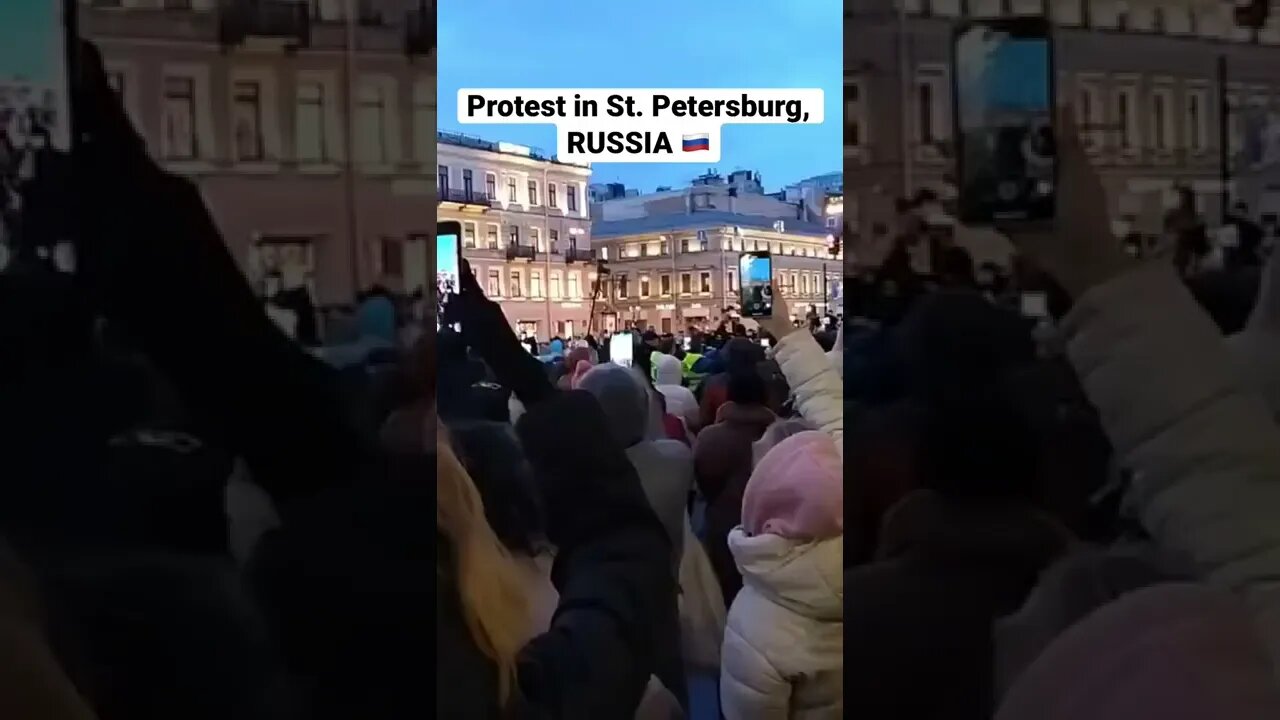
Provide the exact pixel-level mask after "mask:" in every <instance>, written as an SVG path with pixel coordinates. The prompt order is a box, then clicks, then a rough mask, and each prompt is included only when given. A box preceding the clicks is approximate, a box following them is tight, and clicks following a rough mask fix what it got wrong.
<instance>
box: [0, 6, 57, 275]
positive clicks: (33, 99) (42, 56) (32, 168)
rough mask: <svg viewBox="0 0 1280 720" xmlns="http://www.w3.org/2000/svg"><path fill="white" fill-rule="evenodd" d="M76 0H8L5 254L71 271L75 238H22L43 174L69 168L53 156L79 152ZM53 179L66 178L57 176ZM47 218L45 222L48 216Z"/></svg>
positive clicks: (3, 93)
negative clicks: (28, 201)
mask: <svg viewBox="0 0 1280 720" xmlns="http://www.w3.org/2000/svg"><path fill="white" fill-rule="evenodd" d="M74 22H75V4H74V0H4V1H3V2H0V257H2V258H3V259H4V262H5V267H6V268H7V267H9V266H10V265H12V264H13V263H12V261H13V260H15V259H18V258H30V259H39V260H40V261H43V263H44V264H46V265H48V266H50V267H54V268H56V269H61V270H64V271H69V270H70V269H71V268H72V267H74V260H71V261H70V262H68V260H67V256H68V249H69V248H70V238H69V237H59V236H58V234H59V232H60V231H59V229H58V226H59V225H60V223H58V222H57V218H49V228H50V232H40V233H36V234H33V236H32V237H22V236H21V235H20V234H19V229H20V228H22V227H30V225H31V224H30V223H27V222H24V221H23V220H22V218H21V215H22V213H23V211H24V209H23V208H24V204H23V202H22V198H23V196H24V194H25V192H26V190H27V189H28V188H29V187H30V186H31V184H32V182H33V181H34V180H35V179H36V178H37V177H38V176H39V175H41V174H44V173H47V172H54V170H53V168H64V167H65V166H66V163H60V162H57V163H55V162H50V161H49V160H50V158H52V157H54V156H57V155H66V154H69V153H70V152H71V141H72V138H73V137H75V135H74V132H73V129H72V127H71V121H72V119H71V89H70V77H71V68H72V67H73V64H72V57H73V52H74V48H75V45H74V44H73V43H71V42H70V38H73V37H75V29H74ZM51 182H55V183H56V182H58V181H57V180H54V181H51ZM41 224H42V225H43V223H41Z"/></svg>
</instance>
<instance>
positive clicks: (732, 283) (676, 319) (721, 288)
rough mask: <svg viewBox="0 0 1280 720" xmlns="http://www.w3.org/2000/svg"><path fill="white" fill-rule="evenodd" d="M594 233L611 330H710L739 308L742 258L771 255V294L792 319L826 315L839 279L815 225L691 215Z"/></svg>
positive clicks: (607, 225)
mask: <svg viewBox="0 0 1280 720" xmlns="http://www.w3.org/2000/svg"><path fill="white" fill-rule="evenodd" d="M593 235H594V242H595V245H594V246H595V248H596V250H597V253H598V254H599V256H600V258H601V259H602V260H604V261H606V263H607V266H608V268H609V275H608V276H607V277H606V279H605V282H604V283H603V284H602V292H601V299H600V301H598V305H599V306H600V307H601V310H600V312H601V313H602V317H601V321H600V325H601V326H603V327H606V328H609V329H618V328H621V327H626V326H633V327H639V328H641V329H647V328H650V327H652V328H653V329H655V330H657V331H659V332H679V331H682V330H684V329H685V328H686V327H688V326H689V325H699V326H701V325H714V324H716V323H717V322H718V321H719V319H720V316H721V314H722V313H723V312H724V310H725V309H726V308H730V309H732V310H734V311H736V310H737V309H738V306H739V299H738V294H739V292H740V287H739V283H738V270H737V268H738V259H739V258H740V257H741V254H742V253H743V252H751V251H757V250H759V251H764V250H767V251H769V252H771V253H773V266H774V267H773V270H774V287H775V291H777V292H780V293H781V294H782V295H783V296H784V297H785V298H786V301H787V303H788V305H789V306H790V308H791V312H792V316H793V317H794V318H796V319H801V318H803V317H804V315H805V313H806V312H808V311H809V309H810V307H813V308H815V309H817V310H818V312H825V311H826V309H827V307H828V302H827V293H828V292H829V291H830V290H831V289H833V288H834V287H835V286H836V284H837V283H838V282H839V280H840V277H841V274H842V271H841V262H842V257H840V256H834V257H833V256H832V255H831V254H830V252H829V251H830V248H831V240H832V232H831V230H830V229H829V228H827V227H826V226H825V225H823V224H821V223H805V222H799V221H791V220H785V219H770V218H764V217H760V216H755V215H742V214H736V213H730V212H724V211H695V212H686V213H681V214H669V215H658V216H651V217H644V218H637V219H634V220H618V221H603V222H598V223H596V225H595V227H594V229H593Z"/></svg>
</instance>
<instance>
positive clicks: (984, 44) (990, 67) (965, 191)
mask: <svg viewBox="0 0 1280 720" xmlns="http://www.w3.org/2000/svg"><path fill="white" fill-rule="evenodd" d="M953 53H954V67H955V71H954V73H953V75H954V82H955V93H954V96H955V103H956V122H957V126H958V128H957V130H958V132H957V138H958V140H959V146H960V147H959V148H958V154H957V158H958V164H959V168H960V172H959V186H960V187H959V190H960V198H959V200H960V203H959V205H960V215H961V219H962V220H963V221H964V222H968V223H988V222H997V221H1032V220H1046V219H1050V218H1052V217H1053V215H1054V210H1055V208H1054V206H1055V201H1056V196H1057V141H1056V138H1055V136H1054V132H1053V112H1054V103H1053V97H1054V87H1053V85H1054V79H1053V78H1054V71H1053V49H1052V43H1051V40H1050V38H1049V25H1048V23H1047V22H1045V21H1043V20H1040V19H1020V20H1012V21H989V22H980V23H977V24H974V25H968V26H965V27H963V28H962V29H961V30H960V31H959V32H957V33H956V36H955V46H954V48H953Z"/></svg>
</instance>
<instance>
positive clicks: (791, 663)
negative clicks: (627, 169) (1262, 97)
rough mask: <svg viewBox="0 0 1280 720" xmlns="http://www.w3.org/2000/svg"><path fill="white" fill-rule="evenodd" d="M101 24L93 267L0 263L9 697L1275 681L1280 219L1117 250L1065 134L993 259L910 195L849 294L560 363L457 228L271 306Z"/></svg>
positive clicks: (1009, 687) (398, 695) (478, 696)
mask: <svg viewBox="0 0 1280 720" xmlns="http://www.w3.org/2000/svg"><path fill="white" fill-rule="evenodd" d="M84 55H85V58H86V62H88V63H89V64H90V66H91V67H92V68H93V69H94V72H91V73H89V81H88V82H87V83H86V84H85V85H84V86H83V87H78V88H77V91H76V92H77V97H76V98H75V103H74V106H75V107H76V108H77V110H78V112H81V113H83V114H84V122H83V123H82V127H83V132H84V138H85V142H84V143H83V146H82V147H79V148H77V150H76V153H77V157H76V158H75V159H76V162H77V167H78V168H79V172H78V173H77V175H76V178H77V182H83V183H85V185H84V187H88V188H93V189H94V192H77V193H75V194H74V197H75V202H77V203H80V205H79V206H78V207H76V208H75V210H76V215H77V216H78V217H83V218H89V219H91V222H89V223H85V227H84V228H82V232H86V233H91V236H89V237H82V238H80V244H79V248H80V249H81V250H82V252H81V255H80V257H79V260H80V263H79V266H78V269H77V273H76V275H75V276H74V278H72V277H70V276H68V275H67V274H66V273H59V272H53V271H50V272H47V273H40V272H34V271H32V272H28V273H24V274H21V275H14V274H12V273H5V274H0V419H2V420H3V428H2V429H3V432H0V443H2V444H3V447H2V448H0V450H2V452H0V458H2V459H3V469H4V471H3V478H4V480H3V483H2V484H0V488H3V492H4V493H5V495H4V498H3V502H0V534H2V535H3V542H0V640H2V642H0V658H2V661H0V716H2V717H5V718H15V720H28V719H30V720H61V719H63V718H75V719H77V720H79V719H85V720H88V719H91V718H98V719H101V720H117V719H118V720H148V719H150V718H155V719H157V720H159V719H161V718H163V719H164V720H171V719H172V718H190V719H193V720H203V719H206V718H207V719H208V720H230V719H232V718H235V719H236V720H254V719H257V718H262V719H263V720H266V719H268V718H271V719H273V720H274V719H280V718H284V719H289V718H298V719H299V720H302V719H306V720H312V719H316V720H327V719H329V718H333V719H335V720H337V719H343V720H349V719H350V718H369V719H376V718H388V719H390V718H395V719H399V718H415V717H430V716H432V712H433V710H432V705H433V704H434V716H435V717H441V718H451V719H452V718H457V719H465V718H498V717H515V718H592V719H597V718H599V719H606V718H607V719H613V718H617V719H623V718H646V719H648V718H662V719H663V720H669V719H671V718H690V720H710V719H711V718H715V717H716V716H717V715H719V716H722V717H723V718H725V719H726V720H740V719H746V720H756V719H759V720H773V719H775V718H776V719H794V720H818V719H821V720H825V719H827V718H839V717H845V716H846V715H847V716H849V717H857V718H878V719H879V718H884V719H893V718H904V719H905V718H938V719H943V718H945V719H946V720H965V719H969V718H972V719H974V720H978V719H983V720H987V719H990V718H995V719H996V720H1023V719H1026V720H1033V719H1034V720H1041V719H1043V718H1050V719H1053V718H1064V719H1065V718H1073V719H1074V718H1099V719H1104V720H1105V719H1106V718H1133V717H1161V718H1187V720H1191V719H1193V718H1195V719H1201V718H1232V719H1233V720H1253V719H1255V718H1256V719H1258V720H1262V719H1264V718H1276V717H1280V682H1278V679H1277V678H1278V675H1277V673H1276V668H1277V667H1280V664H1278V662H1280V583H1277V580H1276V578H1277V569H1278V568H1280V523H1277V522H1276V513H1277V512H1280V483H1278V482H1277V478H1278V476H1280V429H1277V427H1276V422H1277V418H1280V392H1278V391H1277V388H1278V387H1280V385H1278V384H1277V382H1276V378H1277V377H1280V375H1278V374H1277V373H1276V371H1275V367H1276V366H1275V363H1274V361H1273V359H1274V357H1275V353H1276V351H1277V349H1280V255H1277V254H1272V255H1271V256H1270V258H1269V259H1267V260H1266V265H1265V267H1263V268H1257V267H1253V268H1250V267H1247V266H1242V267H1240V268H1238V269H1237V268H1227V269H1226V270H1223V271H1220V275H1221V276H1220V277H1217V278H1216V279H1214V280H1213V281H1212V282H1208V281H1205V280H1204V279H1203V278H1201V277H1199V276H1198V275H1193V276H1192V277H1180V276H1179V271H1178V270H1177V269H1175V267H1174V264H1173V263H1172V262H1171V261H1170V260H1169V258H1168V257H1164V256H1161V257H1156V258H1153V259H1148V260H1145V261H1144V260H1139V259H1135V258H1133V257H1132V256H1130V255H1129V254H1128V253H1126V251H1125V249H1124V247H1123V245H1122V244H1121V243H1119V242H1115V241H1114V240H1113V238H1112V237H1111V236H1110V234H1109V230H1110V228H1109V223H1108V222H1107V220H1106V217H1105V215H1106V214H1105V212H1104V209H1105V207H1106V197H1105V195H1104V193H1103V190H1102V186H1101V184H1100V182H1099V181H1098V179H1097V177H1096V176H1095V175H1094V174H1093V173H1092V171H1091V170H1090V167H1089V163H1088V161H1087V159H1086V158H1085V154H1084V153H1083V151H1082V150H1081V148H1080V147H1079V145H1078V143H1076V142H1074V137H1073V135H1072V134H1071V133H1070V132H1067V133H1065V134H1064V139H1063V142H1062V145H1061V147H1060V153H1061V159H1062V160H1061V161H1062V174H1061V183H1060V187H1061V188H1062V195H1061V196H1060V198H1059V207H1060V209H1061V214H1062V218H1063V219H1062V220H1060V221H1059V222H1058V223H1057V224H1056V226H1055V228H1054V229H1053V230H1052V231H1047V232H1048V234H1046V235H1043V236H1030V235H1020V234H1018V233H1014V236H1013V240H1014V242H1015V243H1016V244H1017V246H1018V247H1019V248H1020V250H1021V253H1022V258H1023V260H1022V261H1021V263H1022V264H1021V265H1020V266H1019V267H1017V268H1013V269H1011V271H1009V272H1004V271H1003V270H1001V269H998V268H996V269H992V268H974V267H973V263H972V261H967V262H966V258H965V254H964V252H963V250H962V249H960V248H956V247H952V246H948V245H947V243H946V242H945V240H940V239H938V238H932V239H923V238H921V237H919V236H916V237H913V236H912V235H911V233H910V232H905V233H904V234H903V237H902V238H901V242H902V245H903V246H904V247H905V246H908V245H910V244H912V243H918V242H923V241H926V240H931V241H933V242H934V243H935V244H936V246H937V252H935V253H933V257H934V258H935V259H936V261H937V262H936V268H935V271H934V272H932V273H927V274H921V273H919V272H917V271H916V270H914V269H912V267H911V266H910V264H909V263H903V262H901V261H898V260H895V261H893V262H887V263H886V264H885V265H884V266H882V267H881V268H880V269H879V271H878V272H876V273H873V274H870V275H868V276H867V277H866V278H864V279H863V280H862V281H861V283H862V288H861V290H859V293H858V295H857V296H856V297H855V294H854V293H852V292H851V293H849V294H848V296H847V300H846V303H847V307H846V312H848V317H847V318H846V320H845V321H844V322H843V323H842V325H841V328H842V329H841V330H839V331H838V332H836V333H835V334H834V336H833V334H832V333H831V332H830V331H829V329H826V328H823V327H821V324H818V326H817V327H814V325H812V324H807V323H801V324H800V325H798V326H797V325H796V324H795V323H793V322H791V320H790V319H789V312H788V308H787V307H786V298H785V297H783V296H775V298H774V303H775V306H774V315H773V317H771V318H762V319H760V320H759V323H760V326H761V327H760V331H759V334H760V336H761V337H764V338H766V339H768V340H770V342H768V343H764V344H768V345H769V347H768V348H767V349H766V348H765V347H764V346H763V345H764V344H762V343H760V342H756V341H753V340H752V339H750V338H749V337H748V336H747V335H748V333H747V332H746V331H745V329H740V328H739V327H735V325H734V324H733V323H726V324H724V325H723V326H721V327H718V328H716V329H715V330H713V331H712V332H707V333H690V334H689V336H688V339H689V342H688V347H686V344H685V342H683V339H680V338H676V337H672V336H665V337H664V336H662V335H659V334H657V333H650V332H639V333H636V334H635V335H634V336H633V337H634V343H633V345H632V351H633V352H632V359H633V361H632V363H631V364H630V365H629V366H625V365H623V364H620V363H618V362H613V361H612V360H611V359H610V358H609V357H608V356H607V355H602V350H604V349H605V348H607V347H608V346H609V345H610V344H611V343H609V342H598V341H597V340H596V339H595V338H591V339H590V340H588V339H587V338H585V337H584V338H583V339H582V343H573V342H570V343H569V344H568V346H567V347H566V346H564V345H563V344H562V346H561V348H560V350H561V351H562V354H558V355H556V354H553V355H555V356H553V357H551V358H550V361H549V362H546V361H544V358H541V357H537V356H536V355H538V354H539V353H532V352H530V348H529V347H527V346H526V345H524V344H522V343H521V340H520V338H518V337H517V335H516V333H515V332H514V331H513V330H512V328H511V326H510V324H509V323H508V321H507V319H506V318H505V317H504V315H503V313H502V311H501V309H500V307H499V306H498V305H497V304H496V303H494V302H492V301H490V300H488V299H487V298H485V297H484V294H483V292H482V291H481V289H480V288H479V287H478V285H477V284H476V282H475V278H474V276H473V275H472V273H470V272H467V271H466V270H469V268H464V271H463V272H461V273H460V276H461V278H462V285H461V287H460V292H459V293H458V295H457V297H455V298H453V299H452V300H451V301H450V302H449V303H448V304H447V306H446V307H447V315H446V317H444V318H441V320H442V327H441V329H440V330H439V331H438V332H431V331H430V330H431V329H432V328H433V327H434V325H435V320H436V318H434V317H426V318H423V320H425V324H426V329H427V330H428V331H427V332H418V333H415V332H412V331H413V330H414V329H415V328H414V327H413V326H414V325H415V324H417V321H416V320H415V319H414V318H413V317H412V313H408V314H406V313H404V312H397V311H396V307H397V304H396V300H397V299H396V298H393V297H389V296H388V295H387V293H385V292H384V291H380V290H378V289H377V288H375V289H373V290H372V291H371V292H369V293H368V294H366V296H365V297H363V298H362V299H361V302H360V304H359V307H358V308H357V309H356V311H355V318H354V329H352V330H351V331H350V332H349V333H347V334H344V335H342V336H341V338H342V341H341V342H338V343H336V344H333V343H327V342H319V343H312V342H310V341H308V340H304V339H303V338H302V337H301V336H303V335H307V336H309V335H310V330H301V331H300V328H299V326H298V325H297V320H298V318H297V317H295V318H294V323H295V324H294V325H292V328H293V332H292V333H290V332H282V329H283V330H288V328H289V327H290V325H289V323H287V322H285V323H284V324H283V325H282V320H281V318H280V317H277V316H275V315H272V311H271V308H276V309H281V308H284V309H289V308H292V307H298V308H301V307H303V304H304V300H303V299H302V298H301V297H296V298H294V299H293V300H289V299H287V298H280V297H276V295H278V294H279V293H277V294H276V295H273V299H272V301H271V302H270V303H269V306H270V307H268V308H266V309H264V304H263V299H262V297H261V296H260V294H259V293H257V292H255V290H254V288H252V287H251V286H250V285H249V283H248V282H246V280H245V279H244V277H243V275H242V274H241V272H240V270H239V268H238V266H237V264H236V263H235V261H234V260H233V258H232V257H231V256H230V254H229V253H228V251H227V248H226V245H225V243H224V242H223V239H222V238H221V237H220V236H219V234H218V232H217V230H216V227H215V225H214V224H213V222H212V221H211V219H210V216H209V214H208V212H207V211H206V209H205V207H204V205H203V202H202V200H201V198H200V195H199V193H198V192H197V191H196V190H195V188H194V187H193V186H191V185H190V184H189V183H187V182H185V181H183V180H181V179H179V178H176V177H174V176H171V175H169V174H167V173H165V172H164V171H162V170H161V169H160V168H159V167H157V166H156V165H155V164H154V163H153V162H152V161H151V160H150V159H149V157H148V155H147V153H146V151H145V148H144V147H143V145H142V143H141V141H140V140H139V139H138V137H137V135H136V134H135V133H134V132H133V131H132V128H131V127H130V126H129V122H128V120H127V119H126V116H125V113H124V112H123V110H122V109H121V108H120V106H119V101H118V99H117V98H116V96H115V94H114V93H112V92H111V90H110V88H109V86H108V85H107V82H106V79H105V73H104V72H103V71H102V69H101V65H100V60H99V59H98V57H97V54H96V52H94V51H93V50H92V48H86V49H85V51H84ZM1067 122H1068V124H1067V125H1066V129H1067V130H1068V131H1070V125H1069V121H1067ZM122 177H127V178H129V179H130V180H129V182H123V181H122V180H121V178H122ZM1030 268H1034V269H1035V271H1034V272H1032V271H1031V269H1030ZM1237 284H1243V285H1244V286H1245V287H1246V288H1247V290H1245V291H1240V290H1233V291H1232V292H1227V291H1225V290H1224V288H1228V287H1230V288H1235V287H1236V286H1237ZM1027 292H1037V293H1043V294H1044V295H1045V296H1046V297H1047V298H1048V302H1047V308H1048V309H1047V312H1046V313H1044V314H1043V315H1047V317H1041V316H1040V315H1041V314H1036V315H1037V316H1036V317H1027V313H1025V312H1023V310H1025V308H1024V307H1023V306H1022V305H1020V304H1019V303H1017V302H1015V301H1013V300H1010V297H1011V296H1016V295H1019V294H1026V293H1027ZM1241 293H1244V294H1247V295H1249V302H1247V303H1243V304H1241V303H1238V302H1234V301H1232V302H1224V301H1222V300H1221V298H1222V297H1223V296H1225V295H1230V296H1231V297H1232V298H1235V297H1237V296H1238V295H1240V294H1241ZM158 298H159V299H160V300H158ZM428 305H430V304H428ZM286 306H288V307H286ZM290 312H293V310H290ZM302 312H303V313H304V314H306V312H305V311H302ZM1046 328H1047V329H1048V330H1051V332H1046V331H1045V330H1046ZM422 329H423V328H421V327H418V328H417V330H422ZM405 331H408V332H405ZM291 335H292V336H291ZM575 344H576V346H574V345H575ZM846 425H847V426H848V427H847V428H846ZM846 458H847V459H848V461H849V463H850V464H849V466H848V467H847V468H846V465H845V462H846ZM432 478H434V487H432V484H433V483H432V482H431V479H432ZM846 490H848V491H849V492H850V494H851V502H850V503H849V504H848V505H847V506H846V503H845V492H846ZM432 508H434V511H435V515H436V528H435V530H436V532H435V534H434V535H430V534H428V533H427V532H426V528H425V523H424V519H425V517H426V514H427V513H428V512H430V509H432ZM429 558H433V559H434V570H433V569H432V566H431V564H429V562H428V559H429ZM433 607H434V609H435V618H434V623H432V622H431V621H430V619H429V618H428V617H427V612H428V611H429V609H430V608H433ZM432 639H434V641H435V647H436V652H435V655H434V657H433V656H431V655H429V654H428V653H425V652H423V649H424V648H425V647H427V646H428V645H429V644H430V643H431V641H432ZM433 671H434V674H435V688H434V690H435V691H434V693H432V692H431V691H430V688H429V686H428V682H429V680H428V678H429V677H430V676H431V673H432V672H433ZM708 694H710V695H711V697H712V702H710V703H707V702H706V701H707V695H708Z"/></svg>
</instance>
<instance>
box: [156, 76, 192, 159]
mask: <svg viewBox="0 0 1280 720" xmlns="http://www.w3.org/2000/svg"><path fill="white" fill-rule="evenodd" d="M195 85H196V82H195V80H194V79H192V78H189V77H176V76H171V77H166V78H165V79H164V112H163V117H162V119H161V124H162V126H163V133H164V156H165V157H167V158H169V159H172V160H193V159H195V158H196V157H197V156H199V154H200V152H199V150H200V148H199V143H198V141H197V139H196V100H195V97H196V95H195Z"/></svg>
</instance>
